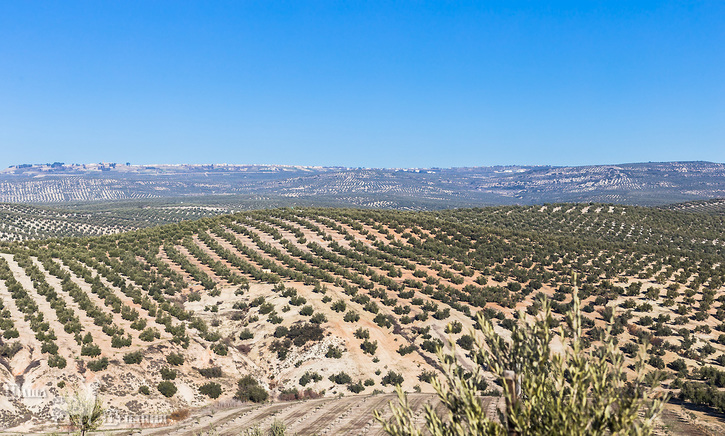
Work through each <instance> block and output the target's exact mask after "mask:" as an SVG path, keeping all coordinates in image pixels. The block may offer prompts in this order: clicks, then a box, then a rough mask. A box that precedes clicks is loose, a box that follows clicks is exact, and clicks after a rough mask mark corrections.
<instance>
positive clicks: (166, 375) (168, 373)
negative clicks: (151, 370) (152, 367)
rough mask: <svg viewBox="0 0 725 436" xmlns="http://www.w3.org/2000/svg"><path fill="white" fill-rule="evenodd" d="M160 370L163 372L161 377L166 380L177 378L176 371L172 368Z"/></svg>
mask: <svg viewBox="0 0 725 436" xmlns="http://www.w3.org/2000/svg"><path fill="white" fill-rule="evenodd" d="M159 372H160V373H161V378H162V379H164V380H174V379H176V371H175V370H173V369H171V368H161V370H160V371H159Z"/></svg>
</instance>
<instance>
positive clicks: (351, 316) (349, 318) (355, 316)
mask: <svg viewBox="0 0 725 436" xmlns="http://www.w3.org/2000/svg"><path fill="white" fill-rule="evenodd" d="M342 319H343V320H344V321H345V322H358V321H360V314H359V313H357V312H355V311H354V310H348V311H347V312H345V316H344V317H343V318H342Z"/></svg>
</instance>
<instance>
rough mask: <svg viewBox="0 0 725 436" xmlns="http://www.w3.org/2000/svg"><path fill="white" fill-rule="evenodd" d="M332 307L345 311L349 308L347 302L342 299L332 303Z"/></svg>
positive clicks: (337, 310) (336, 310)
mask: <svg viewBox="0 0 725 436" xmlns="http://www.w3.org/2000/svg"><path fill="white" fill-rule="evenodd" d="M330 307H331V308H332V310H334V311H335V312H344V311H345V309H346V308H347V304H345V302H344V301H342V300H337V301H335V302H334V303H332V306H330Z"/></svg>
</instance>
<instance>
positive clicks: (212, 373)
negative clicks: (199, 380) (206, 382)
mask: <svg viewBox="0 0 725 436" xmlns="http://www.w3.org/2000/svg"><path fill="white" fill-rule="evenodd" d="M196 370H197V371H199V374H201V376H202V377H206V378H217V377H221V376H222V369H221V368H220V367H218V366H212V367H209V368H197V369H196Z"/></svg>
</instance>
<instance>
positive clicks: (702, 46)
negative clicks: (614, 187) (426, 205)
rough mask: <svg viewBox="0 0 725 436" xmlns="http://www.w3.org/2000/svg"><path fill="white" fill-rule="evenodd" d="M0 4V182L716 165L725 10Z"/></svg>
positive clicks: (724, 94)
mask: <svg viewBox="0 0 725 436" xmlns="http://www.w3.org/2000/svg"><path fill="white" fill-rule="evenodd" d="M544 3H545V2H538V1H528V2H514V1H476V2H465V1H456V2H454V1H451V2H425V1H410V2H405V1H391V2H374V1H370V2H367V1H366V2H362V1H360V2H342V1H335V2H325V1H313V2H305V1H299V0H298V1H290V2H273V1H259V2H256V1H232V2H222V1H204V2H201V1H200V2H184V1H155V0H144V1H138V2H134V1H123V2H111V1H107V2H103V1H87V2H75V1H62V2H60V1H47V2H41V1H36V2H30V1H28V2H25V1H16V2H0V150H2V152H1V153H0V167H6V166H9V165H13V164H18V163H41V162H53V161H62V162H78V163H86V162H99V161H113V162H127V161H130V162H132V163H220V162H227V163H239V164H244V163H271V164H300V165H343V166H355V167H357V166H364V167H432V166H438V167H449V166H479V165H480V166H485V165H497V164H551V165H580V164H597V163H624V162H641V161H667V160H709V161H716V162H725V26H724V25H723V23H725V3H724V2H720V1H712V2H707V1H705V2H697V1H691V2H684V1H682V2H665V1H662V2H647V1H621V2H620V1H601V2H585V1H571V2H547V3H548V4H546V5H545V4H544Z"/></svg>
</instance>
